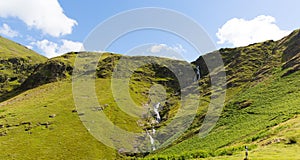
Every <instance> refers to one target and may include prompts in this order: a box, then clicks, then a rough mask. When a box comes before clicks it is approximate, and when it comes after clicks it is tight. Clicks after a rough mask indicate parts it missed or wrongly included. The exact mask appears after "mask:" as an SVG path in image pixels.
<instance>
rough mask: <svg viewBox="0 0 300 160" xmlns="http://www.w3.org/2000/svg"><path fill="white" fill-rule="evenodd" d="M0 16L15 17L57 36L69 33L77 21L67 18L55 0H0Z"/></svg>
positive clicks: (31, 26) (32, 26)
mask: <svg viewBox="0 0 300 160" xmlns="http://www.w3.org/2000/svg"><path fill="white" fill-rule="evenodd" d="M0 17H3V18H8V17H16V18H19V19H20V20H22V21H23V22H24V23H26V25H27V26H29V27H30V28H36V29H39V30H42V32H43V33H44V34H49V35H51V36H54V37H59V36H62V35H66V34H71V33H72V30H73V26H75V25H77V22H76V21H75V20H73V19H71V18H68V17H67V16H66V15H65V14H64V12H63V9H62V8H61V6H60V4H59V2H58V1H57V0H0Z"/></svg>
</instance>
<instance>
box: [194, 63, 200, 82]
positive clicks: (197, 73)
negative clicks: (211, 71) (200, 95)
mask: <svg viewBox="0 0 300 160" xmlns="http://www.w3.org/2000/svg"><path fill="white" fill-rule="evenodd" d="M196 70H197V71H196V77H195V79H194V81H198V80H199V79H200V78H201V74H200V66H196Z"/></svg>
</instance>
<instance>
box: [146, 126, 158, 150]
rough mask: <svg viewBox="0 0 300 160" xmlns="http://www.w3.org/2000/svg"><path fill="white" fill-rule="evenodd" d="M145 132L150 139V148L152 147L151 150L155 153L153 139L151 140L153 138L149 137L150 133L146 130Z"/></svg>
mask: <svg viewBox="0 0 300 160" xmlns="http://www.w3.org/2000/svg"><path fill="white" fill-rule="evenodd" d="M146 132H147V135H148V136H149V138H150V143H151V146H152V150H153V151H155V149H156V148H155V145H154V139H153V137H152V136H151V135H150V133H149V132H148V130H146Z"/></svg>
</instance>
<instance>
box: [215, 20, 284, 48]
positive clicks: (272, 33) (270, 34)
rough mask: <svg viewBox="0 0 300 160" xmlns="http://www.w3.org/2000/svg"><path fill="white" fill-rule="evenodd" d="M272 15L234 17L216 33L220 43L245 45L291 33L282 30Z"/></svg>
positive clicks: (277, 38)
mask: <svg viewBox="0 0 300 160" xmlns="http://www.w3.org/2000/svg"><path fill="white" fill-rule="evenodd" d="M275 22H276V20H275V18H274V17H272V16H265V15H261V16H258V17H256V18H254V19H252V20H245V19H238V18H233V19H231V20H229V21H227V22H226V23H225V24H224V25H223V26H222V27H221V28H219V30H218V33H217V34H216V35H217V37H218V38H219V41H218V44H225V43H227V44H233V46H235V47H239V46H245V45H248V44H252V43H255V42H262V41H265V40H279V39H281V38H283V37H284V36H286V35H287V34H289V33H290V31H286V30H281V29H280V28H279V27H278V26H277V25H276V24H275Z"/></svg>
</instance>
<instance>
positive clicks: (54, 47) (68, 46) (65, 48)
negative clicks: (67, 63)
mask: <svg viewBox="0 0 300 160" xmlns="http://www.w3.org/2000/svg"><path fill="white" fill-rule="evenodd" d="M30 45H32V46H36V47H37V48H39V49H40V50H42V51H43V52H44V55H45V56H46V57H48V58H52V57H56V56H60V55H62V54H64V53H67V52H72V51H73V52H78V51H81V50H83V48H82V46H83V45H82V43H80V42H73V41H69V40H65V39H63V40H61V44H57V43H55V42H51V41H49V40H47V39H44V40H41V41H36V42H32V43H30Z"/></svg>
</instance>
